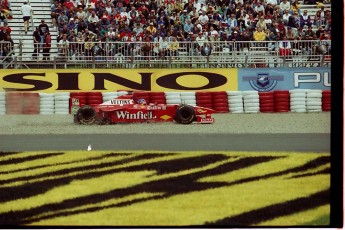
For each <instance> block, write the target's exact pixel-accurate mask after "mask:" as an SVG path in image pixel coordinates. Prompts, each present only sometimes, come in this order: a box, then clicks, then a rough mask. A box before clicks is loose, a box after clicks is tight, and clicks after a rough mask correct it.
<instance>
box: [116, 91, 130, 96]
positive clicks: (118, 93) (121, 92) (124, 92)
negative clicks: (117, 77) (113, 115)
mask: <svg viewBox="0 0 345 230" xmlns="http://www.w3.org/2000/svg"><path fill="white" fill-rule="evenodd" d="M127 94H128V92H127V91H119V92H117V96H118V97H119V96H122V95H127Z"/></svg>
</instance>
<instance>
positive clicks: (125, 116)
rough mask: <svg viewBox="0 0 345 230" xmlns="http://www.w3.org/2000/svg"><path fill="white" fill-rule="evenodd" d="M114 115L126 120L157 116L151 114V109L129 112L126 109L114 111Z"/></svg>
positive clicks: (154, 117)
mask: <svg viewBox="0 0 345 230" xmlns="http://www.w3.org/2000/svg"><path fill="white" fill-rule="evenodd" d="M116 116H117V118H118V119H127V120H140V119H144V120H145V119H156V118H157V117H156V116H154V115H153V113H152V112H151V111H148V112H143V111H138V112H136V113H130V112H128V111H116Z"/></svg>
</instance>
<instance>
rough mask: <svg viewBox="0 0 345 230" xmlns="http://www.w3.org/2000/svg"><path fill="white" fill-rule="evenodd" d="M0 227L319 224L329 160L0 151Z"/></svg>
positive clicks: (326, 211) (319, 156)
mask: <svg viewBox="0 0 345 230" xmlns="http://www.w3.org/2000/svg"><path fill="white" fill-rule="evenodd" d="M0 166H1V167H0V194H3V195H2V196H0V223H3V224H14V225H34V226H39V225H49V226H54V225H60V226H61V225H69V226H71V225H77V226H80V225H88V226H104V225H106V226H191V225H212V226H213V225H222V226H304V225H306V226H309V225H310V226H326V225H328V224H329V215H330V206H329V203H330V201H329V189H330V173H329V169H330V154H329V153H282V152H279V153H275V152H257V153H254V152H176V153H169V152H147V151H146V152H144V151H143V152H135V153H134V152H105V151H103V152H99V151H79V152H76V151H69V152H59V153H58V152H23V153H12V154H10V153H1V157H0Z"/></svg>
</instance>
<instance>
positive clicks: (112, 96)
mask: <svg viewBox="0 0 345 230" xmlns="http://www.w3.org/2000/svg"><path fill="white" fill-rule="evenodd" d="M102 97H103V102H107V101H110V100H112V99H115V98H117V97H118V92H103V93H102Z"/></svg>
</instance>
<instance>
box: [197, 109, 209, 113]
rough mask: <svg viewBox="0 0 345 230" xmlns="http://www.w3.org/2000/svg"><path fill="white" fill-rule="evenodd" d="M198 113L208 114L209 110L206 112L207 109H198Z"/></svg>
mask: <svg viewBox="0 0 345 230" xmlns="http://www.w3.org/2000/svg"><path fill="white" fill-rule="evenodd" d="M196 111H197V112H198V113H206V112H207V110H205V109H197V110H196Z"/></svg>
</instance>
